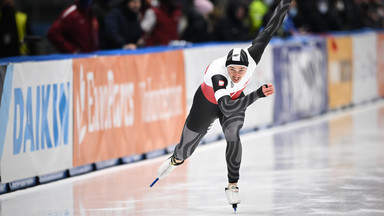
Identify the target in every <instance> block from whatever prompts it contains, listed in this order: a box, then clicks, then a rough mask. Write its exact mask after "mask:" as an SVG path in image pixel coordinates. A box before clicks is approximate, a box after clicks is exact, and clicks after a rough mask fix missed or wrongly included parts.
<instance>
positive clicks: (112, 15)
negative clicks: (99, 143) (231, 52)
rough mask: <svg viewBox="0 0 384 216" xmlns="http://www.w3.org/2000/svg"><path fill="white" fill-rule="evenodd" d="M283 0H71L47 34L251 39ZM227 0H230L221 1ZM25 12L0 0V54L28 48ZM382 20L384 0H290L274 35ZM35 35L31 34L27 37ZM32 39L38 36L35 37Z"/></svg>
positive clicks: (109, 44) (99, 41) (97, 41)
mask: <svg viewBox="0 0 384 216" xmlns="http://www.w3.org/2000/svg"><path fill="white" fill-rule="evenodd" d="M279 2H280V0H226V1H222V0H74V2H73V4H72V5H70V6H69V7H67V8H65V9H64V10H63V11H62V13H61V14H58V16H57V19H56V20H54V21H53V24H52V25H51V26H50V28H49V30H48V32H47V34H46V37H47V38H48V39H49V41H50V43H51V44H52V45H53V46H54V47H55V48H56V49H57V52H60V53H88V52H93V51H98V50H110V49H131V50H132V49H137V48H139V47H148V46H158V45H169V44H171V43H173V42H175V41H186V42H188V43H189V42H190V43H198V42H208V41H246V40H252V39H253V38H255V36H256V35H257V34H258V32H259V31H260V29H262V28H263V26H265V25H266V24H267V22H268V20H269V18H270V17H271V16H272V14H271V13H272V12H273V9H274V7H276V5H277V4H278V3H279ZM224 3H225V4H224ZM28 26H29V25H28V17H27V14H25V13H22V12H20V11H18V10H17V9H16V7H15V2H14V0H0V58H1V57H6V56H18V55H26V54H27V55H28V54H33V52H32V51H31V50H30V51H29V52H28V51H27V50H26V45H27V42H28V37H29V36H32V33H31V32H30V30H29V27H28ZM383 27H384V0H293V2H292V4H291V7H290V9H289V13H288V15H287V16H286V18H285V20H284V24H283V26H282V27H281V28H280V29H279V31H278V33H277V36H281V37H286V36H291V35H301V34H322V33H327V32H333V31H351V30H356V29H363V28H375V29H381V28H383ZM29 38H31V37H29ZM32 38H33V37H32Z"/></svg>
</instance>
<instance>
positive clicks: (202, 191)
mask: <svg viewBox="0 0 384 216" xmlns="http://www.w3.org/2000/svg"><path fill="white" fill-rule="evenodd" d="M242 144H243V159H242V167H241V170H240V175H241V176H240V181H239V187H240V192H239V193H240V197H241V199H242V202H241V204H239V206H238V211H237V213H236V214H237V215H294V216H298V215H348V216H350V215H364V216H366V215H384V101H383V100H381V101H376V102H373V103H369V104H365V105H359V106H357V107H355V108H348V109H346V110H344V111H334V112H331V113H328V114H326V115H323V116H320V117H316V118H311V119H306V120H302V121H299V122H295V123H290V124H286V125H283V126H277V127H272V128H270V129H264V130H260V131H257V132H253V133H246V134H243V135H242ZM225 145H226V143H225V141H224V140H220V141H217V142H214V143H209V144H205V145H201V146H199V147H198V148H197V150H196V152H195V153H194V154H193V155H192V157H191V158H190V159H189V160H187V162H186V163H185V165H183V166H181V167H179V168H177V169H175V170H174V172H173V173H171V175H170V176H168V177H167V178H166V179H164V180H161V181H159V182H157V183H156V185H155V186H154V187H153V188H150V187H149V185H150V184H151V183H152V181H153V180H154V179H155V178H156V170H157V168H158V167H159V165H160V164H161V163H162V161H164V160H165V159H166V157H167V156H168V155H167V156H162V157H159V158H155V159H150V160H146V161H141V162H137V163H133V164H127V165H121V166H116V167H113V168H107V169H103V170H100V171H96V172H92V173H89V174H85V175H81V176H77V177H72V178H68V179H64V180H61V181H56V182H53V183H48V184H45V185H40V186H37V187H33V188H28V189H25V190H20V191H16V192H12V193H8V194H4V195H1V196H0V215H1V216H8V215H12V216H19V215H20V216H21V215H22V216H27V215H28V216H30V215H49V216H62V215H63V216H67V215H100V216H101V215H142V216H144V215H145V216H146V215H151V216H152V215H156V216H158V215H177V216H187V215H234V211H233V209H232V207H231V206H230V205H229V204H228V203H227V199H226V197H225V193H224V187H225V186H226V185H227V177H226V164H225V158H224V154H225Z"/></svg>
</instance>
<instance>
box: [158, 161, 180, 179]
mask: <svg viewBox="0 0 384 216" xmlns="http://www.w3.org/2000/svg"><path fill="white" fill-rule="evenodd" d="M183 163H184V161H182V162H180V163H177V162H176V159H175V157H174V156H173V155H172V156H171V157H169V158H168V159H167V160H166V161H164V162H163V164H161V166H160V167H159V169H158V170H157V177H158V178H159V180H161V179H163V178H165V177H167V176H168V175H169V173H171V172H172V170H174V169H175V168H176V167H177V166H179V165H181V164H183Z"/></svg>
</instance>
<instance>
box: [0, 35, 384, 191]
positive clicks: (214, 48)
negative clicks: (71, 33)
mask: <svg viewBox="0 0 384 216" xmlns="http://www.w3.org/2000/svg"><path fill="white" fill-rule="evenodd" d="M373 35H374V36H373ZM376 37H377V38H378V41H377V42H372V41H371V40H372V38H376ZM340 38H349V39H347V41H348V42H347V45H345V43H344V42H342V41H343V39H341V42H339V41H340ZM322 43H326V44H327V49H325V50H323V49H322V48H321V46H322V45H321V44H322ZM343 43H344V44H343ZM367 43H368V45H367V47H373V46H374V44H375V43H377V47H378V49H377V53H376V54H375V53H374V54H373V55H375V56H376V57H377V59H373V60H372V59H358V60H356V59H354V57H353V56H352V58H350V59H349V60H348V59H345V57H343V56H341V57H336V58H334V59H333V60H332V61H335V62H336V63H335V64H336V65H337V64H342V66H343V67H344V68H343V70H344V72H345V68H347V69H348V68H349V70H350V71H349V72H348V71H347V73H350V74H351V76H352V74H353V70H354V68H359V67H364V66H366V65H369V64H371V65H372V62H375V63H376V61H377V64H378V65H376V66H375V67H374V68H376V67H377V72H374V73H372V71H370V74H371V75H372V76H370V77H368V79H361V80H358V81H357V82H356V83H352V80H351V79H347V80H346V81H347V82H350V83H351V84H347V85H350V86H351V87H350V88H349V89H348V88H346V89H347V90H346V93H345V94H347V95H348V94H350V95H351V96H350V97H349V98H350V99H349V101H348V102H347V103H345V102H341V101H339V102H337V100H336V102H335V104H337V105H333V104H328V103H327V108H326V109H325V110H324V109H320V110H318V111H316V113H310V112H309V113H307V114H306V115H301V116H300V115H299V116H296V117H295V118H293V119H285V120H282V121H279V122H276V121H275V120H274V118H275V117H276V116H275V117H274V115H276V113H278V112H281V110H279V109H275V107H276V100H277V101H280V99H281V98H280V99H279V98H272V99H271V98H268V99H266V101H264V102H262V103H261V102H260V103H258V104H257V105H255V106H251V107H250V109H249V110H247V112H249V111H250V112H255V113H263V116H262V118H263V119H258V118H256V122H255V121H254V119H252V116H257V115H251V116H250V114H247V118H246V121H247V119H252V121H253V122H252V121H251V123H249V122H250V121H248V122H246V123H245V125H244V128H243V130H242V131H241V134H246V133H252V132H255V131H258V130H263V129H268V128H270V127H274V126H277V125H283V124H287V123H289V122H293V121H297V120H301V119H306V118H312V117H314V116H317V115H322V114H324V113H326V112H335V111H336V112H337V111H339V110H347V109H350V108H353V107H354V106H356V105H362V104H366V103H370V102H374V101H377V100H380V99H381V98H383V97H384V95H383V94H384V93H382V89H383V88H384V81H383V80H384V79H383V78H381V77H383V75H382V74H383V73H384V71H383V70H382V69H379V65H383V64H384V60H383V57H382V56H383V55H379V54H378V53H383V52H384V46H383V45H381V44H384V37H383V33H382V32H381V31H361V32H352V33H351V32H348V33H337V34H333V35H328V36H325V37H323V36H322V37H317V36H309V37H299V38H288V39H273V41H272V42H271V43H270V44H269V45H268V46H267V49H266V51H265V53H264V55H263V58H262V61H261V62H260V64H259V67H258V69H257V71H256V75H255V76H254V80H252V82H251V84H250V87H249V88H250V89H251V90H252V89H254V88H255V87H257V86H259V85H261V84H263V83H264V82H267V81H272V82H273V81H275V76H276V71H279V72H280V73H289V72H290V70H286V68H285V69H284V68H280V69H279V68H276V67H277V66H274V63H278V62H283V63H284V65H285V67H287V68H290V67H291V68H292V67H295V63H301V64H303V65H302V66H303V67H304V69H303V68H301V69H300V68H295V69H298V70H299V71H301V72H300V73H296V74H292V75H289V76H288V78H284V80H285V81H287V79H288V80H290V82H292V83H291V87H296V88H302V87H307V86H305V84H308V83H305V82H304V83H303V82H302V79H303V78H304V80H305V79H308V78H309V80H311V79H318V78H316V77H314V76H307V74H306V73H305V72H306V71H307V70H305V67H308V66H311V67H312V66H318V65H321V64H322V63H321V62H322V60H323V59H321V56H320V57H319V58H317V60H316V59H315V60H314V59H304V60H303V59H302V58H305V57H306V56H308V52H309V53H310V54H311V53H321V52H323V53H322V54H321V55H324V56H329V54H330V52H332V49H334V48H337V49H335V50H339V49H345V47H344V46H361V45H366V44H367ZM316 44H318V45H316ZM319 44H320V45H319ZM348 44H350V45H348ZM356 44H357V45H356ZM248 45H249V42H244V43H202V44H197V45H192V46H188V47H177V46H174V47H155V48H145V49H140V50H137V51H121V50H115V51H102V52H97V53H91V54H80V55H51V56H39V57H20V58H6V59H0V64H3V66H1V67H2V68H3V69H4V64H6V65H7V64H8V63H9V62H12V63H10V64H8V65H17V64H19V63H23V62H29V61H33V62H46V61H52V60H55V61H57V60H58V61H60V60H66V59H77V58H100V57H103V56H126V55H127V56H130V55H133V56H135V55H143V54H148V53H149V55H151V53H163V52H169V51H175V50H182V51H183V53H184V64H185V68H184V70H185V74H186V75H185V76H186V80H187V82H186V85H187V89H186V97H187V99H186V101H187V105H186V110H188V109H189V107H190V105H191V100H190V98H192V96H193V93H194V91H195V90H196V87H197V86H198V85H199V84H200V83H201V78H202V73H201V71H204V70H205V67H206V65H207V64H208V63H209V62H210V61H211V60H213V59H215V58H217V57H220V56H222V55H223V53H226V51H227V50H229V49H230V48H232V47H246V46H248ZM281 47H282V48H283V49H285V51H286V50H288V51H287V52H288V53H287V55H286V56H282V57H278V58H279V59H278V60H276V59H275V58H276V55H277V54H278V53H279V50H278V49H281ZM319 47H320V48H319ZM321 50H323V51H321ZM335 50H333V51H335ZM371 50H372V49H366V50H364V51H363V54H364V55H367V53H368V55H369V56H372V53H369V52H370V51H371ZM280 51H282V50H280ZM354 54H356V53H354ZM354 54H352V55H354ZM291 55H293V56H295V57H298V58H296V59H295V58H293V59H289V58H290V56H291ZM364 55H363V56H364ZM309 56H312V55H309ZM380 57H381V58H380ZM284 58H285V60H284ZM355 58H356V57H355ZM355 61H357V62H355ZM196 62H199V64H196ZM307 62H310V63H311V64H312V65H311V64H305V63H307ZM346 62H349V63H347V65H348V64H349V66H347V67H345V65H346ZM367 62H368V63H367ZM326 64H327V65H328V66H327V70H326V73H327V75H328V76H331V75H332V74H330V70H329V66H330V65H329V59H327V63H326ZM277 65H278V64H277ZM337 67H338V66H336V68H337ZM314 68H315V70H313V68H312V69H311V70H310V71H311V72H312V75H313V74H315V75H316V74H317V72H318V71H322V72H319V73H324V71H323V70H322V66H320V67H314ZM371 69H372V68H371ZM281 70H286V71H285V72H284V71H281ZM372 70H374V69H372ZM337 72H340V71H337ZM196 74H198V75H196ZM297 74H300V75H303V76H299V77H296V78H295V79H292V77H291V76H296V75H297ZM374 74H377V77H379V78H378V79H377V84H375V83H372V82H373V80H374V79H373V78H374V76H373V75H374ZM285 75H287V74H285ZM344 78H349V77H348V76H347V77H344ZM363 78H365V77H363ZM366 80H368V81H367V82H365V81H366ZM336 81H337V79H336ZM295 82H296V83H295ZM336 84H337V83H336ZM303 85H304V86H303ZM328 85H329V83H327V86H328ZM337 85H338V84H337ZM359 85H365V86H374V87H375V86H376V88H377V90H378V92H377V93H376V92H372V89H370V90H369V92H366V91H361V89H360V88H359V87H360V86H359ZM2 87H3V83H1V88H0V89H2ZM353 87H354V88H353ZM356 90H360V91H356ZM321 94H323V93H321ZM326 94H327V95H329V94H330V93H329V91H328V90H327V91H326ZM362 95H363V96H364V95H368V96H367V99H366V100H364V98H362V97H361V96H362ZM299 96H300V95H299ZM344 96H345V95H344ZM344 96H343V97H344ZM280 97H282V96H280ZM289 97H290V98H291V97H297V95H293V94H292V95H290V96H289ZM71 98H72V99H73V100H75V98H74V97H73V96H72V97H71ZM310 99H311V98H310ZM299 102H301V103H302V102H305V100H299ZM312 102H313V101H312ZM286 103H287V105H290V104H292V103H294V104H295V103H296V105H295V106H294V107H296V108H297V109H295V110H288V111H285V113H289V112H292V113H299V112H300V111H303V110H301V109H303V108H302V107H300V106H299V105H300V104H299V103H298V102H294V101H290V100H288V101H287V102H286ZM313 103H314V102H313ZM321 103H322V105H324V102H321ZM285 106H286V105H285ZM271 108H273V109H272V110H273V111H270V110H271ZM304 111H306V110H304ZM281 113H283V112H281ZM292 113H291V114H292ZM248 116H250V118H248ZM259 118H260V117H259ZM283 119H284V118H283ZM73 124H75V122H73ZM215 127H216V129H215ZM209 133H210V134H209V135H208V136H207V137H205V139H203V141H202V143H201V144H202V145H204V144H208V143H211V142H214V141H218V140H222V139H224V136H223V135H222V133H221V130H220V126H219V125H214V126H213V128H212V129H211V131H210V132H209ZM174 146H175V144H174V143H168V146H166V147H164V148H160V149H157V150H151V151H147V152H143V153H139V154H132V155H128V156H122V157H119V158H117V159H116V158H110V159H107V160H101V161H94V162H90V163H88V164H83V165H78V166H75V167H70V168H68V169H65V170H64V171H57V172H51V173H48V174H44V175H37V176H32V177H29V178H23V179H17V180H14V181H11V182H8V183H0V194H4V193H8V192H12V191H16V190H20V189H24V188H28V187H33V186H36V185H39V184H45V183H48V182H52V181H57V180H60V179H64V178H67V177H72V176H77V175H81V174H84V173H89V172H92V171H95V170H99V169H104V168H108V167H111V166H116V165H120V164H127V163H134V162H137V161H141V160H145V159H150V158H154V157H158V156H161V155H164V154H170V153H172V151H173V148H174Z"/></svg>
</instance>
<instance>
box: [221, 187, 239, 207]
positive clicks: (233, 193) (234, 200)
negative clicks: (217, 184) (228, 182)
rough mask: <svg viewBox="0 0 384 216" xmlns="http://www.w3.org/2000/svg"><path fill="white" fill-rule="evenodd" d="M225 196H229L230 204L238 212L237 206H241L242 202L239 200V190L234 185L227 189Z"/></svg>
mask: <svg viewBox="0 0 384 216" xmlns="http://www.w3.org/2000/svg"><path fill="white" fill-rule="evenodd" d="M225 194H226V195H227V198H228V203H229V204H231V205H232V207H233V209H234V210H235V212H236V210H237V204H239V203H240V201H241V200H240V198H239V188H238V187H236V186H234V185H232V186H230V187H229V188H225Z"/></svg>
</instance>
